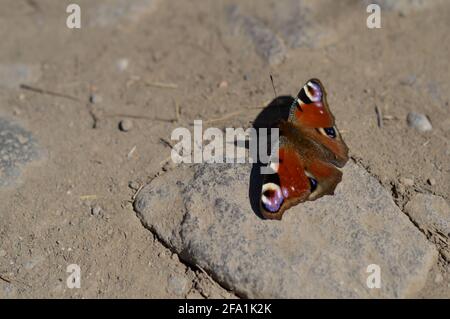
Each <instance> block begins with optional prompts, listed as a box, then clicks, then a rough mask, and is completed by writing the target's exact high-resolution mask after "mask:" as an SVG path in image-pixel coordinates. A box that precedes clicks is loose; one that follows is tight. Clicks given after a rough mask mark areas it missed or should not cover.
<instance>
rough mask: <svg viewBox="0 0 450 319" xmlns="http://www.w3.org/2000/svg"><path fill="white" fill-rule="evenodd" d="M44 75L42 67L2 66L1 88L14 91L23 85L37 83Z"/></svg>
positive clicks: (0, 73)
mask: <svg viewBox="0 0 450 319" xmlns="http://www.w3.org/2000/svg"><path fill="white" fill-rule="evenodd" d="M41 75H42V71H41V68H40V66H38V65H28V64H22V63H13V64H0V87H3V88H8V89H14V88H19V86H20V85H21V84H30V83H34V82H37V81H38V80H39V78H40V77H41Z"/></svg>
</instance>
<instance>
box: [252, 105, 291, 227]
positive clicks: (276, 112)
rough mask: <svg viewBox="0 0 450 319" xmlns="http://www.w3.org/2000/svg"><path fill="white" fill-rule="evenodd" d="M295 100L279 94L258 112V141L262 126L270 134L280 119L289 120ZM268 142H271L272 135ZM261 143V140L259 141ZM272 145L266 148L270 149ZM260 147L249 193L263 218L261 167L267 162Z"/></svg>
mask: <svg viewBox="0 0 450 319" xmlns="http://www.w3.org/2000/svg"><path fill="white" fill-rule="evenodd" d="M293 101H294V98H293V97H292V96H279V97H276V98H275V99H274V100H272V102H270V103H269V105H268V106H267V107H266V108H264V109H263V110H262V111H261V113H259V114H258V116H257V117H256V119H255V120H254V121H253V127H254V128H255V129H256V131H257V141H259V132H260V131H259V130H260V129H261V128H267V129H268V134H270V128H274V127H277V125H278V123H279V121H281V120H287V118H288V116H289V108H290V106H291V104H292V102H293ZM267 142H268V143H270V135H269V136H268V139H267ZM258 143H259V142H258ZM270 149H271V147H270V145H268V146H267V148H266V150H270ZM259 152H260V147H258V148H257V155H258V157H257V158H258V161H257V162H256V163H254V164H253V166H252V170H251V173H250V183H249V190H248V195H249V199H250V205H251V207H252V210H253V212H254V213H255V214H256V215H257V216H258V217H259V218H263V217H262V215H261V212H260V207H259V201H260V198H261V187H262V183H263V176H262V174H261V167H262V166H265V165H267V163H262V162H261V156H260V153H259Z"/></svg>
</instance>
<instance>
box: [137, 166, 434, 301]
mask: <svg viewBox="0 0 450 319" xmlns="http://www.w3.org/2000/svg"><path fill="white" fill-rule="evenodd" d="M250 174H251V165H250V164H214V165H213V164H201V165H200V164H199V165H194V166H180V167H178V168H175V169H174V170H172V171H169V172H167V173H165V174H164V175H162V176H160V177H158V178H156V179H154V180H153V181H152V182H151V183H150V184H148V185H147V186H145V187H144V188H143V189H142V190H141V191H140V192H139V194H138V196H137V198H136V201H135V203H134V207H135V210H136V212H137V215H138V216H139V218H140V219H141V221H142V223H143V224H144V226H146V227H147V228H148V229H150V230H151V231H152V232H153V233H155V234H156V235H157V236H158V238H159V239H160V240H162V241H163V242H164V243H165V244H166V245H167V246H169V247H170V248H171V249H172V250H173V251H175V252H176V253H178V254H179V256H180V258H181V259H183V260H185V261H187V262H188V263H191V264H193V265H198V266H200V267H202V268H203V269H205V270H206V271H207V272H208V273H209V274H210V275H211V276H212V277H213V278H215V280H217V281H218V282H220V283H221V284H222V285H224V286H225V287H227V288H229V289H231V290H233V291H235V292H236V293H237V294H239V295H240V296H243V297H248V298H304V297H305V298H315V297H323V298H334V297H347V298H358V297H361V298H370V297H387V298H394V297H408V296H414V294H415V293H416V292H417V291H418V290H420V289H421V287H423V285H424V283H425V280H426V277H427V274H428V271H429V269H430V268H431V267H432V265H433V264H434V263H435V261H436V258H437V250H436V248H435V247H434V245H432V244H431V243H429V242H428V241H427V239H426V237H425V236H424V235H423V234H422V233H421V232H420V231H419V230H418V229H417V228H416V227H415V226H414V225H413V224H412V223H411V222H410V220H409V219H408V217H407V216H406V215H405V214H404V213H403V212H401V211H400V209H399V208H398V207H397V206H396V205H395V203H394V202H393V200H392V198H391V195H390V194H389V193H388V192H387V191H386V190H385V189H384V188H383V187H382V186H381V185H380V184H379V182H378V181H377V180H376V179H375V178H373V177H371V176H370V175H369V174H368V173H367V172H366V171H365V170H364V169H362V168H361V167H359V166H358V165H356V164H354V163H353V162H349V163H348V164H347V165H346V167H345V168H344V177H343V181H342V182H341V183H340V184H339V185H338V187H337V189H336V194H335V196H325V197H323V198H321V199H318V200H316V201H314V202H307V203H303V204H300V205H297V206H295V207H293V208H291V209H290V210H288V211H287V212H286V213H285V215H284V216H283V220H282V221H269V220H262V219H260V218H259V217H258V216H257V215H256V214H255V212H254V211H253V210H252V205H251V203H250V200H249V198H252V199H255V198H256V197H255V196H254V195H255V193H254V189H255V188H258V187H259V186H258V185H257V182H255V180H256V177H255V178H253V176H257V175H254V174H252V179H250ZM255 183H256V184H255ZM371 264H376V265H379V267H380V270H381V288H380V289H377V288H373V289H369V288H368V286H367V279H368V276H369V275H370V274H369V273H367V272H366V271H367V267H368V266H369V265H371Z"/></svg>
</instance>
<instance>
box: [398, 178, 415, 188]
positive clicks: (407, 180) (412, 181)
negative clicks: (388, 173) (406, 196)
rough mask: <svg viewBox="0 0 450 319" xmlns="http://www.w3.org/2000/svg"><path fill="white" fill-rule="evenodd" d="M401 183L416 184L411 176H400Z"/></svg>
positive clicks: (406, 184)
mask: <svg viewBox="0 0 450 319" xmlns="http://www.w3.org/2000/svg"><path fill="white" fill-rule="evenodd" d="M400 183H402V184H403V185H405V186H414V180H413V179H411V178H406V177H400Z"/></svg>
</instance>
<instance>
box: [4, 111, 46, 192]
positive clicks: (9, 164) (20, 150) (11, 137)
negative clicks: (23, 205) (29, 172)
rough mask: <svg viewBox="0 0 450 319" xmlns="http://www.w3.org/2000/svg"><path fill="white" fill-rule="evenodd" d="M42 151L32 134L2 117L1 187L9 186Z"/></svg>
mask: <svg viewBox="0 0 450 319" xmlns="http://www.w3.org/2000/svg"><path fill="white" fill-rule="evenodd" d="M40 156H41V152H40V150H39V148H38V146H37V142H36V141H35V139H34V137H33V136H32V134H31V133H30V132H28V131H26V130H25V129H23V128H22V127H21V126H19V125H18V124H16V123H13V122H11V121H9V120H6V119H4V118H1V117H0V187H2V186H9V185H10V184H11V183H12V182H13V181H14V180H15V179H17V177H18V176H19V174H20V169H21V167H22V166H23V165H24V164H26V163H29V162H31V161H33V160H36V159H38V158H39V157H40Z"/></svg>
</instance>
